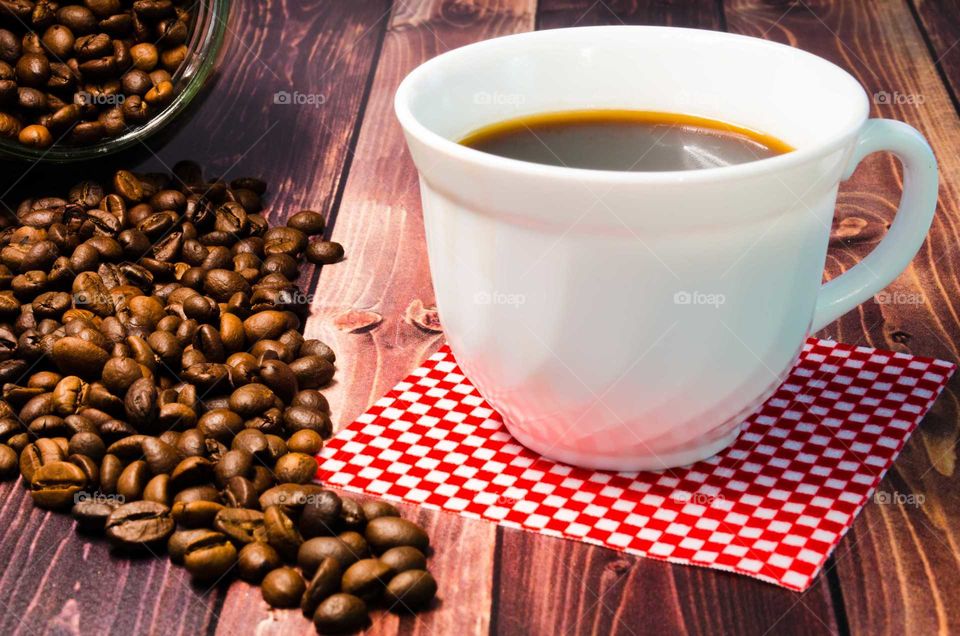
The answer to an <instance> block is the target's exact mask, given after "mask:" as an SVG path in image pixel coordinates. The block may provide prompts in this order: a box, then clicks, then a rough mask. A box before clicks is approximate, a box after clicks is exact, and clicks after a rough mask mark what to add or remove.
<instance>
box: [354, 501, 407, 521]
mask: <svg viewBox="0 0 960 636" xmlns="http://www.w3.org/2000/svg"><path fill="white" fill-rule="evenodd" d="M360 507H361V508H363V516H364V517H366V519H367V522H370V521H373V520H374V519H378V518H380V517H399V516H400V511H399V510H397V508H396V506H394V505H393V504H391V503H389V502H387V501H384V500H382V499H367V500H366V501H364V502H363V503H362V504H360Z"/></svg>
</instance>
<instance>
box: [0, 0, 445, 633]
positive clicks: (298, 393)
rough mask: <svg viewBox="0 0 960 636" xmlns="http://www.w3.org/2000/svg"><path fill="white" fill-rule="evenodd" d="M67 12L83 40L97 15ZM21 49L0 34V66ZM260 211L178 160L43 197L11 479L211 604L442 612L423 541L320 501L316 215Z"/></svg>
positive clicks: (29, 280)
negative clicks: (202, 592) (165, 566)
mask: <svg viewBox="0 0 960 636" xmlns="http://www.w3.org/2000/svg"><path fill="white" fill-rule="evenodd" d="M88 4H89V3H88ZM167 4H169V3H165V2H153V3H149V2H135V3H134V6H135V7H136V6H140V7H141V8H144V9H146V7H147V5H150V7H151V8H150V13H151V15H154V12H157V13H156V15H157V16H160V14H161V13H163V12H165V11H166V9H164V6H166V5H167ZM154 5H156V6H154ZM38 6H39V3H38ZM98 6H99V5H98ZM104 6H107V5H104ZM60 14H62V15H64V16H67V17H66V18H65V19H67V20H68V21H70V22H71V24H72V26H71V27H70V29H71V32H74V31H77V29H75V28H74V27H76V25H77V24H81V23H84V24H85V22H83V21H85V20H89V18H90V15H93V14H89V10H87V9H85V7H83V6H80V5H65V6H63V7H62V8H61V10H60V13H58V15H60ZM88 14H89V15H88ZM151 19H152V18H151ZM160 19H162V16H160ZM54 26H56V25H55V24H54V25H52V26H51V29H52V31H51V33H52V35H51V37H57V38H60V37H65V36H66V35H65V32H64V31H62V30H60V29H53V27H54ZM94 28H95V27H94V26H90V27H89V28H87V29H86V31H83V33H84V35H86V34H88V33H90V34H93V33H94V31H93V29H94ZM83 41H84V43H85V44H84V46H86V47H93V49H97V47H100V46H101V44H100V43H98V42H96V41H95V40H94V39H89V40H86V39H85V40H83ZM10 42H13V40H10V39H9V38H8V37H7V36H6V35H4V33H3V32H2V31H0V53H2V51H3V50H4V49H3V47H4V46H8V47H9V46H12V45H11V44H10ZM18 42H19V41H18ZM93 49H91V50H93ZM97 50H99V49H97ZM137 55H138V56H140V55H144V56H148V57H149V56H152V55H153V52H152V51H150V50H148V49H142V50H140V51H139V52H138V53H137ZM0 58H2V55H0ZM18 59H22V57H20V58H18ZM149 62H150V60H145V61H144V62H143V63H144V65H145V66H146V67H148V66H150V64H149ZM23 65H24V68H25V69H27V70H29V71H30V72H34V71H36V70H37V69H41V66H42V64H41V63H40V62H38V61H37V60H34V59H28V60H27V62H24V63H23ZM0 70H2V69H0ZM0 123H2V122H0ZM265 192H266V184H265V183H264V182H262V181H260V180H259V179H252V178H243V179H235V180H233V181H231V182H229V183H227V182H225V181H222V180H213V181H205V180H204V179H203V178H202V171H201V169H200V167H199V166H197V165H196V164H193V163H190V162H181V163H179V164H177V166H175V167H174V174H173V175H161V174H152V173H151V174H136V173H134V172H131V171H127V170H121V171H119V172H117V173H116V174H115V175H114V177H113V179H112V180H111V182H110V183H107V184H101V183H97V182H95V181H85V182H82V183H79V184H77V185H76V186H75V187H73V188H71V189H70V190H69V192H68V193H67V194H66V196H64V197H60V196H57V195H56V194H54V193H37V196H35V197H32V198H29V199H27V200H25V201H23V202H22V203H21V204H20V205H19V206H18V207H17V208H16V218H15V219H2V222H3V225H2V226H0V227H3V229H2V230H0V383H2V391H3V393H2V399H0V478H12V477H15V476H16V474H17V473H18V472H19V474H20V475H21V476H22V477H23V485H24V486H26V487H28V488H29V491H30V496H31V498H32V499H33V502H34V504H35V505H37V506H38V507H41V508H45V509H51V510H62V511H66V510H72V515H73V517H74V518H75V519H76V522H77V526H76V527H77V530H78V531H79V532H83V533H87V534H104V535H106V537H107V538H108V539H109V540H110V542H111V544H112V545H113V546H114V548H115V549H116V550H117V552H118V554H124V553H131V554H141V555H142V554H143V553H145V552H146V553H154V554H157V553H160V552H162V551H163V550H166V551H167V552H168V554H169V556H170V559H171V560H172V561H173V562H174V563H175V564H177V565H180V566H183V567H185V568H186V569H187V571H188V572H189V573H190V575H191V577H192V579H193V580H194V581H195V582H196V583H197V584H198V585H202V586H204V587H210V586H213V585H216V584H218V583H220V582H223V581H229V580H231V579H232V578H234V577H238V578H241V579H243V580H245V581H248V582H250V583H253V584H260V585H261V586H262V593H263V598H264V600H265V601H266V602H267V603H269V604H270V605H272V606H275V607H288V608H300V611H302V612H303V613H304V614H305V615H307V616H308V617H309V618H312V619H313V622H314V625H315V626H316V627H317V629H318V630H320V631H322V632H331V633H333V632H343V631H351V630H356V629H359V628H362V627H363V626H364V625H366V624H367V623H368V616H367V612H368V607H369V606H375V605H379V606H381V607H385V608H387V609H391V610H393V611H414V610H418V609H421V608H424V607H427V606H428V605H429V604H430V602H431V600H432V599H433V597H434V596H435V594H436V589H437V586H436V582H435V581H434V579H433V577H432V576H431V575H430V574H429V572H427V571H426V566H427V558H426V556H425V555H426V553H427V551H428V549H429V538H428V537H427V534H426V532H424V530H423V529H422V528H420V527H419V526H417V525H416V524H414V523H412V522H410V521H409V520H406V519H403V518H401V516H400V512H399V511H398V510H397V508H396V507H394V506H393V505H391V504H389V503H387V502H384V501H376V500H368V501H357V500H355V499H352V498H350V497H342V496H340V495H339V494H337V493H336V492H334V491H332V490H327V489H325V488H324V487H323V486H322V485H320V484H318V483H316V482H315V481H314V478H315V476H316V472H317V468H318V463H317V459H316V457H315V456H316V454H317V453H318V452H319V451H320V450H321V448H322V447H323V440H324V439H325V438H327V437H329V436H330V435H331V434H332V431H333V425H332V423H331V419H330V406H329V404H328V402H327V400H326V398H325V397H324V396H323V393H322V392H321V391H322V389H323V388H324V387H326V386H327V385H328V384H329V383H330V382H331V380H332V379H333V376H334V373H335V372H336V366H335V362H336V355H335V354H334V352H333V351H332V349H330V347H329V346H327V345H326V344H324V343H323V342H321V341H319V340H315V339H308V338H305V337H304V335H303V333H302V328H303V323H304V321H305V319H306V316H307V314H308V310H309V308H308V306H307V303H306V299H307V295H306V294H304V293H303V292H302V290H301V289H300V288H299V287H298V286H297V284H296V282H295V281H296V280H297V278H298V277H299V274H300V266H301V264H302V262H303V259H304V257H305V256H306V254H307V251H308V250H309V249H310V243H309V237H310V236H316V235H318V234H320V233H322V232H323V231H324V223H323V217H322V216H321V215H319V214H318V213H316V212H313V211H309V210H307V211H303V212H299V213H297V214H294V215H293V216H292V217H290V221H289V223H288V224H287V225H286V226H281V227H270V225H269V223H268V222H267V220H266V218H265V217H264V216H263V214H262V213H261V212H262V210H263V203H262V201H261V197H262V196H263V195H264V193H265ZM313 245H314V246H316V245H318V243H314V244H313ZM322 252H323V254H326V255H328V256H329V257H328V256H325V257H324V259H322V260H323V261H324V262H331V261H333V260H339V259H340V258H342V255H343V248H342V247H341V246H339V245H338V244H335V243H329V242H326V243H324V247H323V250H322ZM330 255H332V256H330ZM334 257H335V258H334Z"/></svg>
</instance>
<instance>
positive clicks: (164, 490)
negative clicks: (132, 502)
mask: <svg viewBox="0 0 960 636" xmlns="http://www.w3.org/2000/svg"><path fill="white" fill-rule="evenodd" d="M170 498H171V497H170V475H166V474H163V475H154V476H153V477H151V478H150V481H148V482H147V485H146V486H144V487H143V500H144V501H155V502H157V503H162V504H163V505H165V506H169V505H170Z"/></svg>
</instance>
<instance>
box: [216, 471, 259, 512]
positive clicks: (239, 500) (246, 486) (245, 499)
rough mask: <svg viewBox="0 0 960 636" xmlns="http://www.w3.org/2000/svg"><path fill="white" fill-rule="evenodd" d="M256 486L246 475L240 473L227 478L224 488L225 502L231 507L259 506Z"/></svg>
mask: <svg viewBox="0 0 960 636" xmlns="http://www.w3.org/2000/svg"><path fill="white" fill-rule="evenodd" d="M259 494H260V493H258V492H257V488H256V486H254V484H253V482H252V481H250V480H249V479H247V478H246V477H241V476H239V475H237V476H234V477H231V478H230V479H228V480H227V484H226V487H225V488H224V489H223V499H224V502H225V503H226V504H227V505H228V506H230V507H231V508H254V509H255V508H257V507H258V506H259V505H260V504H259V502H258V501H257V497H258V495H259Z"/></svg>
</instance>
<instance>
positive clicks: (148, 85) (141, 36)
mask: <svg viewBox="0 0 960 636" xmlns="http://www.w3.org/2000/svg"><path fill="white" fill-rule="evenodd" d="M192 7H193V3H192V2H188V1H187V0H134V1H133V2H130V1H129V0H123V1H121V0H84V1H83V2H76V1H72V2H71V1H69V0H68V1H65V2H58V1H55V0H36V1H34V0H3V1H2V2H0V137H7V138H11V139H18V140H19V141H20V143H21V144H23V145H25V146H31V147H34V148H46V147H48V146H50V145H51V144H53V143H54V142H56V141H59V140H62V142H63V143H68V144H74V145H85V144H92V143H95V142H98V141H100V140H102V139H104V138H109V137H116V136H118V135H120V134H122V133H124V132H126V130H127V129H128V128H129V127H130V126H139V125H141V124H143V123H145V122H146V121H147V120H149V119H150V118H151V117H153V116H154V115H156V114H157V113H158V112H160V111H161V110H163V108H164V107H165V106H167V105H168V104H169V103H170V102H171V101H172V100H173V97H174V93H175V88H174V84H173V74H174V73H176V71H177V69H178V68H179V67H180V65H181V64H182V63H183V61H184V59H186V57H187V54H188V49H187V41H188V38H189V36H190V31H191V29H192V11H191V9H192Z"/></svg>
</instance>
